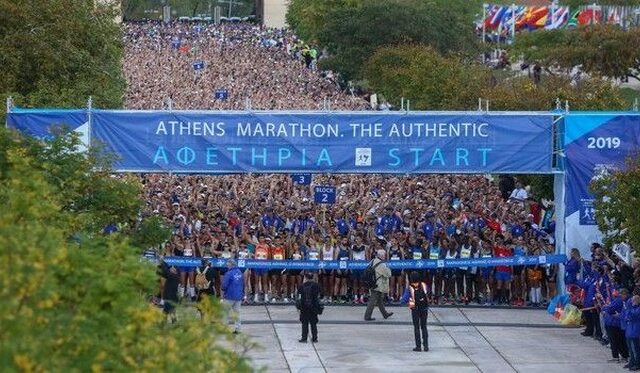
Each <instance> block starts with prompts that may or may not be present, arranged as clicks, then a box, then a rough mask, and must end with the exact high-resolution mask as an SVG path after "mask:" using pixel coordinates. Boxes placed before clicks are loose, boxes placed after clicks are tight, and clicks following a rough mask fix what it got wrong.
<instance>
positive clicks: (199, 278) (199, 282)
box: [195, 267, 209, 290]
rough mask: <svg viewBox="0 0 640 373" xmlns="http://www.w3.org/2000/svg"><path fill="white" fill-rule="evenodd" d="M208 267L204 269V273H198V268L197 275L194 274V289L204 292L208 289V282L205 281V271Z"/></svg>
mask: <svg viewBox="0 0 640 373" xmlns="http://www.w3.org/2000/svg"><path fill="white" fill-rule="evenodd" d="M208 270H209V267H207V268H205V269H204V272H200V268H198V273H196V281H195V283H196V284H195V285H196V289H198V290H205V289H208V288H209V280H207V271H208Z"/></svg>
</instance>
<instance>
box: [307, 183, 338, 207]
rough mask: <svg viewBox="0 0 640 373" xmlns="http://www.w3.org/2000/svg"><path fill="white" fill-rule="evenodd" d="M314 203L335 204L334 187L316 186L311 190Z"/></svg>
mask: <svg viewBox="0 0 640 373" xmlns="http://www.w3.org/2000/svg"><path fill="white" fill-rule="evenodd" d="M313 193H314V201H315V202H316V203H336V187H332V186H321V185H319V186H317V187H315V188H314V189H313Z"/></svg>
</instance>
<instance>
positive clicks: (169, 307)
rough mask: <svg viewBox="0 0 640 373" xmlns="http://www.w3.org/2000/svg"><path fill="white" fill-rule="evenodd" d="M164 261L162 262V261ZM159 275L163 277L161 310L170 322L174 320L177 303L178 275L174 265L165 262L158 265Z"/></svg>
mask: <svg viewBox="0 0 640 373" xmlns="http://www.w3.org/2000/svg"><path fill="white" fill-rule="evenodd" d="M163 263H164V262H163ZM160 276H162V277H164V278H165V282H164V286H163V288H162V299H163V300H164V305H163V310H164V313H165V314H166V315H167V317H168V318H171V322H172V323H175V322H176V304H177V303H178V284H179V283H180V275H179V274H178V270H177V269H176V267H173V266H171V267H169V266H167V265H166V264H163V265H161V266H160Z"/></svg>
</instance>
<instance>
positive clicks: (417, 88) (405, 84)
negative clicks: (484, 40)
mask: <svg viewBox="0 0 640 373" xmlns="http://www.w3.org/2000/svg"><path fill="white" fill-rule="evenodd" d="M364 77H365V78H366V79H367V81H368V82H369V84H370V86H371V88H373V90H375V91H376V92H380V93H382V95H383V96H384V97H385V98H386V99H387V100H389V102H391V103H393V104H395V105H396V106H399V102H400V98H401V97H404V98H405V99H409V100H411V107H412V108H415V109H416V110H470V109H475V108H476V107H477V102H478V98H479V97H481V98H483V99H487V100H489V102H490V109H491V110H550V109H553V108H555V102H556V99H558V98H559V99H560V100H561V101H562V103H563V104H564V101H565V100H568V101H569V103H570V105H571V109H572V110H616V109H628V107H629V103H628V101H627V100H626V99H625V97H624V96H623V95H622V94H621V92H620V90H618V89H617V88H615V87H612V86H611V84H610V83H609V82H607V81H605V80H600V79H585V80H583V81H581V82H580V83H578V84H572V83H571V82H570V81H569V79H567V78H565V77H560V76H547V75H545V76H544V77H543V79H542V81H541V83H539V84H534V82H533V81H532V79H531V78H529V77H526V76H520V77H515V76H510V77H509V76H507V77H504V78H502V79H501V80H500V81H498V80H497V79H493V80H492V78H491V72H490V71H489V70H487V69H486V68H484V67H482V66H479V65H475V64H473V63H469V62H467V61H465V60H463V59H460V58H458V57H443V56H441V55H440V54H438V52H437V51H436V50H434V49H433V48H431V47H425V46H397V47H388V48H381V49H379V50H378V51H377V52H376V53H375V54H374V55H373V56H372V57H371V58H370V59H369V61H368V62H367V64H366V68H365V69H364Z"/></svg>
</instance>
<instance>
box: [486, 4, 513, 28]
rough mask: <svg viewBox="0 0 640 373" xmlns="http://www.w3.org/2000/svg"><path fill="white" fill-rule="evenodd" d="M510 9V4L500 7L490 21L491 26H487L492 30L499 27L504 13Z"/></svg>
mask: <svg viewBox="0 0 640 373" xmlns="http://www.w3.org/2000/svg"><path fill="white" fill-rule="evenodd" d="M508 9H509V7H508V6H503V7H500V8H499V9H498V11H496V12H495V14H494V15H493V17H491V21H490V22H489V27H487V28H489V29H492V30H495V29H497V28H498V26H499V25H500V23H501V22H502V18H504V15H505V13H506V12H507V10H508Z"/></svg>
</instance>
